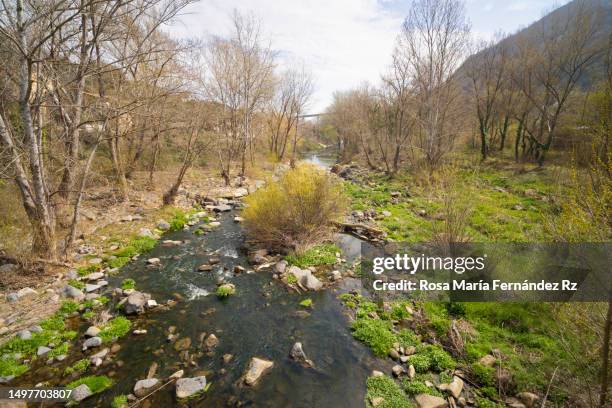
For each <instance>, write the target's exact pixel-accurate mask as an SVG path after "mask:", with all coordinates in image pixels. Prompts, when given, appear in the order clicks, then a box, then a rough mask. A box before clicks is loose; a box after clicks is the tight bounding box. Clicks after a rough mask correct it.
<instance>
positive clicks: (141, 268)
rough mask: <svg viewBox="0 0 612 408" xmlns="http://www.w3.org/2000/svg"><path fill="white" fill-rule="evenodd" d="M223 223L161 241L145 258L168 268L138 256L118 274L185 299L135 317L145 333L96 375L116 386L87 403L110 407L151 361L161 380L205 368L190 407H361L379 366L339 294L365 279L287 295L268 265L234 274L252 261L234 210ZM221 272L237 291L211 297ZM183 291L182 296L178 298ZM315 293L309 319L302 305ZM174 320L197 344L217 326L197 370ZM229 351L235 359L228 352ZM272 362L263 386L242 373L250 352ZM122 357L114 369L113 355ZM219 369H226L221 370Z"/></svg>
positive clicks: (165, 396)
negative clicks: (296, 354) (294, 355)
mask: <svg viewBox="0 0 612 408" xmlns="http://www.w3.org/2000/svg"><path fill="white" fill-rule="evenodd" d="M220 221H221V223H222V225H221V226H220V227H218V228H217V229H215V230H214V231H212V232H210V233H208V234H207V235H205V236H195V235H193V234H191V233H190V232H185V231H181V232H176V233H171V234H169V235H168V236H167V237H165V238H167V239H173V240H188V242H186V243H184V244H183V245H179V246H176V247H170V248H168V247H163V246H158V247H157V248H155V249H154V250H153V251H152V252H151V253H149V254H148V255H147V256H148V257H158V258H160V259H161V264H162V266H161V267H159V268H149V267H147V266H146V265H145V261H144V259H143V260H138V261H136V262H133V263H131V264H130V265H128V266H126V267H125V268H124V270H123V271H122V273H121V274H120V275H119V276H117V277H115V278H113V279H112V281H111V282H110V283H111V286H113V285H114V286H118V285H119V283H120V281H121V279H123V278H125V277H131V278H133V279H134V280H135V281H136V285H137V288H138V289H139V290H142V291H145V292H149V293H151V294H152V296H153V298H154V299H156V300H158V301H160V302H163V301H165V300H166V299H169V298H172V297H175V298H176V297H178V298H181V299H183V300H181V301H179V302H178V303H177V304H176V305H175V306H174V307H172V308H170V309H169V310H165V311H154V312H149V313H148V314H147V315H146V317H145V318H139V319H136V320H135V322H134V328H144V329H146V330H147V331H148V333H147V334H146V335H142V336H134V335H130V336H129V337H128V338H124V339H122V340H121V341H120V343H119V344H120V345H121V350H120V351H119V353H118V355H117V356H116V358H115V363H114V364H111V365H108V366H106V367H104V368H103V369H102V370H100V371H99V372H98V373H96V374H100V373H104V372H106V373H108V372H110V371H114V376H113V378H114V379H115V380H116V381H117V384H116V385H115V386H114V387H113V388H112V393H111V392H107V393H105V394H102V395H101V396H100V397H98V398H92V399H91V400H87V404H86V405H89V406H94V405H97V404H100V403H102V404H101V405H104V406H106V404H108V402H109V401H110V400H111V398H112V396H113V395H117V394H121V393H125V394H127V393H129V392H131V391H132V387H133V385H134V383H135V381H136V380H138V379H143V378H145V376H146V373H147V371H148V369H149V367H150V365H151V364H152V363H153V362H156V363H157V364H158V365H159V368H158V370H157V375H156V376H157V377H159V378H163V377H167V376H169V375H170V374H172V373H173V372H175V371H176V370H178V369H181V368H184V369H185V375H186V376H191V375H196V374H198V375H200V374H205V375H206V378H207V380H208V381H209V382H211V383H212V385H211V387H210V388H209V390H208V392H206V393H205V395H204V396H203V397H202V398H201V399H200V400H198V401H196V402H192V403H191V405H192V406H207V407H209V406H210V407H213V406H225V404H227V402H228V401H230V402H231V401H240V402H243V403H245V404H246V406H257V407H260V406H269V407H358V406H362V405H363V398H364V392H365V381H366V378H367V376H368V374H369V373H370V372H371V370H372V369H373V368H374V367H375V366H377V365H379V364H381V363H378V362H377V361H376V359H375V358H374V357H373V356H372V354H371V352H370V351H369V350H368V349H367V348H366V347H365V346H363V345H362V344H360V343H358V342H356V341H355V340H354V339H353V338H352V337H351V334H350V330H349V329H348V325H347V318H346V316H345V315H344V314H343V312H344V310H343V306H342V305H341V303H340V302H339V300H338V299H337V296H338V294H339V293H341V292H342V291H347V290H349V289H352V288H356V287H358V286H359V284H360V282H359V281H357V280H352V279H347V280H345V281H344V282H343V283H342V285H341V286H340V287H338V288H334V289H328V290H324V291H320V292H316V293H308V294H303V295H299V294H296V293H290V292H288V291H287V289H286V288H285V287H284V285H283V284H282V283H279V282H277V281H275V280H273V279H272V276H271V273H270V272H264V271H262V272H257V273H252V274H240V275H235V276H234V274H233V273H232V272H230V271H233V270H234V266H235V265H241V266H244V267H245V268H248V266H249V265H248V264H247V261H246V257H245V254H244V250H243V248H242V242H243V236H242V232H241V228H240V226H239V224H236V223H234V222H233V220H232V215H231V214H227V215H224V216H221V217H220ZM211 255H213V256H219V257H220V260H221V262H220V263H219V264H217V265H215V268H216V269H215V270H213V272H199V271H197V268H198V266H199V265H201V264H203V263H207V262H208V259H209V257H210V256H211ZM221 276H223V277H224V278H225V280H227V281H230V282H232V283H234V284H235V285H236V289H237V293H236V295H234V296H231V297H229V298H228V299H226V300H219V299H217V297H216V296H215V295H214V291H215V287H216V282H217V279H218V278H219V277H221ZM177 295H178V296H177ZM307 297H310V298H311V299H312V301H313V305H314V307H313V309H312V310H311V311H310V315H309V316H303V315H302V313H296V312H298V311H299V310H302V311H303V310H304V309H303V308H302V307H300V306H299V305H298V303H299V302H300V301H301V300H303V299H305V298H307ZM169 326H176V327H177V333H178V334H179V337H185V336H188V337H190V338H191V340H192V347H191V350H192V351H197V350H198V346H199V338H201V334H202V333H215V335H216V336H217V337H218V338H219V340H220V341H219V345H218V346H217V347H216V348H215V349H214V351H213V352H212V353H210V354H205V355H203V356H201V357H199V358H196V359H195V361H196V364H197V366H196V367H188V368H185V367H184V365H183V364H181V358H180V356H179V353H178V352H177V351H175V350H174V348H173V343H168V342H167V341H166V337H167V333H168V332H167V330H168V327H169ZM296 341H301V342H302V344H303V346H304V350H305V352H306V354H307V355H308V358H310V359H311V360H313V362H314V365H315V367H314V368H304V367H302V366H301V365H299V364H297V363H296V362H294V361H293V360H291V359H290V358H289V356H288V354H289V350H290V349H291V346H292V345H293V344H294V343H295V342H296ZM226 353H228V354H232V355H233V356H234V357H233V359H232V360H231V362H230V363H229V364H224V363H223V361H222V356H223V355H224V354H226ZM254 356H257V357H261V358H265V359H268V360H272V361H274V367H273V368H272V370H270V372H269V373H268V374H266V375H265V376H264V377H263V378H262V379H261V380H260V383H259V384H257V385H256V386H255V387H253V388H250V387H246V386H243V385H242V384H241V381H240V377H241V376H242V375H243V373H244V371H245V369H246V367H247V365H248V362H249V360H250V359H251V357H254ZM117 360H121V361H122V362H123V364H122V366H121V367H117V364H116V361H117ZM222 369H224V370H225V371H226V372H225V374H222ZM173 391H174V390H173V387H172V386H168V387H167V389H162V390H161V391H159V392H157V393H156V394H155V395H154V396H153V397H152V398H151V402H152V406H153V407H165V406H173V405H174V404H175V403H174V392H173Z"/></svg>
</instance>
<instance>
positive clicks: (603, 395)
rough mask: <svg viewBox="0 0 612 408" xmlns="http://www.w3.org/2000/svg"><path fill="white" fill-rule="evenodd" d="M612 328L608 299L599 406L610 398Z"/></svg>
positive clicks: (602, 350)
mask: <svg viewBox="0 0 612 408" xmlns="http://www.w3.org/2000/svg"><path fill="white" fill-rule="evenodd" d="M610 330H612V300H609V301H608V313H607V315H606V323H605V324H604V333H603V335H604V337H603V344H602V347H601V358H602V363H601V392H600V394H599V407H600V408H604V407H605V406H606V401H607V399H608V371H609V365H610V361H609V360H610Z"/></svg>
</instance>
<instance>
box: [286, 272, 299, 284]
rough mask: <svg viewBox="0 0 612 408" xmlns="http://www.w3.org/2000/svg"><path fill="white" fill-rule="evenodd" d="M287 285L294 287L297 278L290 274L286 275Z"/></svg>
mask: <svg viewBox="0 0 612 408" xmlns="http://www.w3.org/2000/svg"><path fill="white" fill-rule="evenodd" d="M287 283H288V284H290V285H295V284H296V283H297V278H296V277H295V275H294V274H292V273H289V274H287Z"/></svg>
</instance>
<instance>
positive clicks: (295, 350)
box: [289, 341, 313, 367]
mask: <svg viewBox="0 0 612 408" xmlns="http://www.w3.org/2000/svg"><path fill="white" fill-rule="evenodd" d="M289 356H290V357H291V358H292V359H294V360H295V361H298V362H300V363H302V364H304V365H306V366H309V367H311V366H312V365H313V364H312V361H310V360H309V359H308V357H306V353H305V352H304V349H303V348H302V343H300V342H299V341H298V342H296V343H295V344H293V347H291V351H290V352H289Z"/></svg>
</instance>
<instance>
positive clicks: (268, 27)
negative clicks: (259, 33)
mask: <svg viewBox="0 0 612 408" xmlns="http://www.w3.org/2000/svg"><path fill="white" fill-rule="evenodd" d="M389 3H391V2H390V1H388V0H385V1H384V2H379V1H376V0H309V1H300V0H284V1H278V0H207V1H204V2H200V3H194V4H192V5H190V6H189V7H188V8H187V9H186V10H185V12H184V13H183V14H182V16H181V17H180V19H179V21H178V22H177V23H175V24H174V25H173V26H172V27H170V31H171V32H172V33H173V34H174V35H177V36H181V37H194V36H208V35H212V34H214V35H228V34H229V33H230V30H231V25H230V24H231V23H230V16H231V13H232V11H233V9H238V10H239V11H241V12H253V13H254V14H255V16H257V17H258V18H259V19H261V22H262V28H263V31H264V33H265V34H266V35H267V37H268V38H269V39H270V41H271V43H272V47H273V48H274V49H276V50H278V51H279V52H280V59H281V61H280V63H281V65H285V66H287V65H290V64H292V63H296V62H297V63H302V62H303V63H304V65H305V66H306V68H307V69H309V70H310V71H312V73H313V76H314V79H315V85H316V91H315V94H314V97H313V101H312V103H311V111H312V112H315V111H316V112H319V111H321V110H323V109H324V108H325V107H326V106H327V105H328V104H329V103H330V102H331V98H332V93H333V92H334V91H335V90H342V89H348V88H351V87H355V86H358V85H360V84H361V83H362V82H364V81H370V82H376V81H377V80H378V78H379V76H380V74H381V73H382V72H383V70H384V69H385V67H386V66H387V64H388V62H389V60H390V56H391V52H392V50H393V46H394V43H395V37H396V35H397V33H398V32H399V30H400V26H401V22H402V19H403V15H401V14H400V12H399V11H393V10H392V8H391V7H388V6H389V5H390V4H389Z"/></svg>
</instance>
